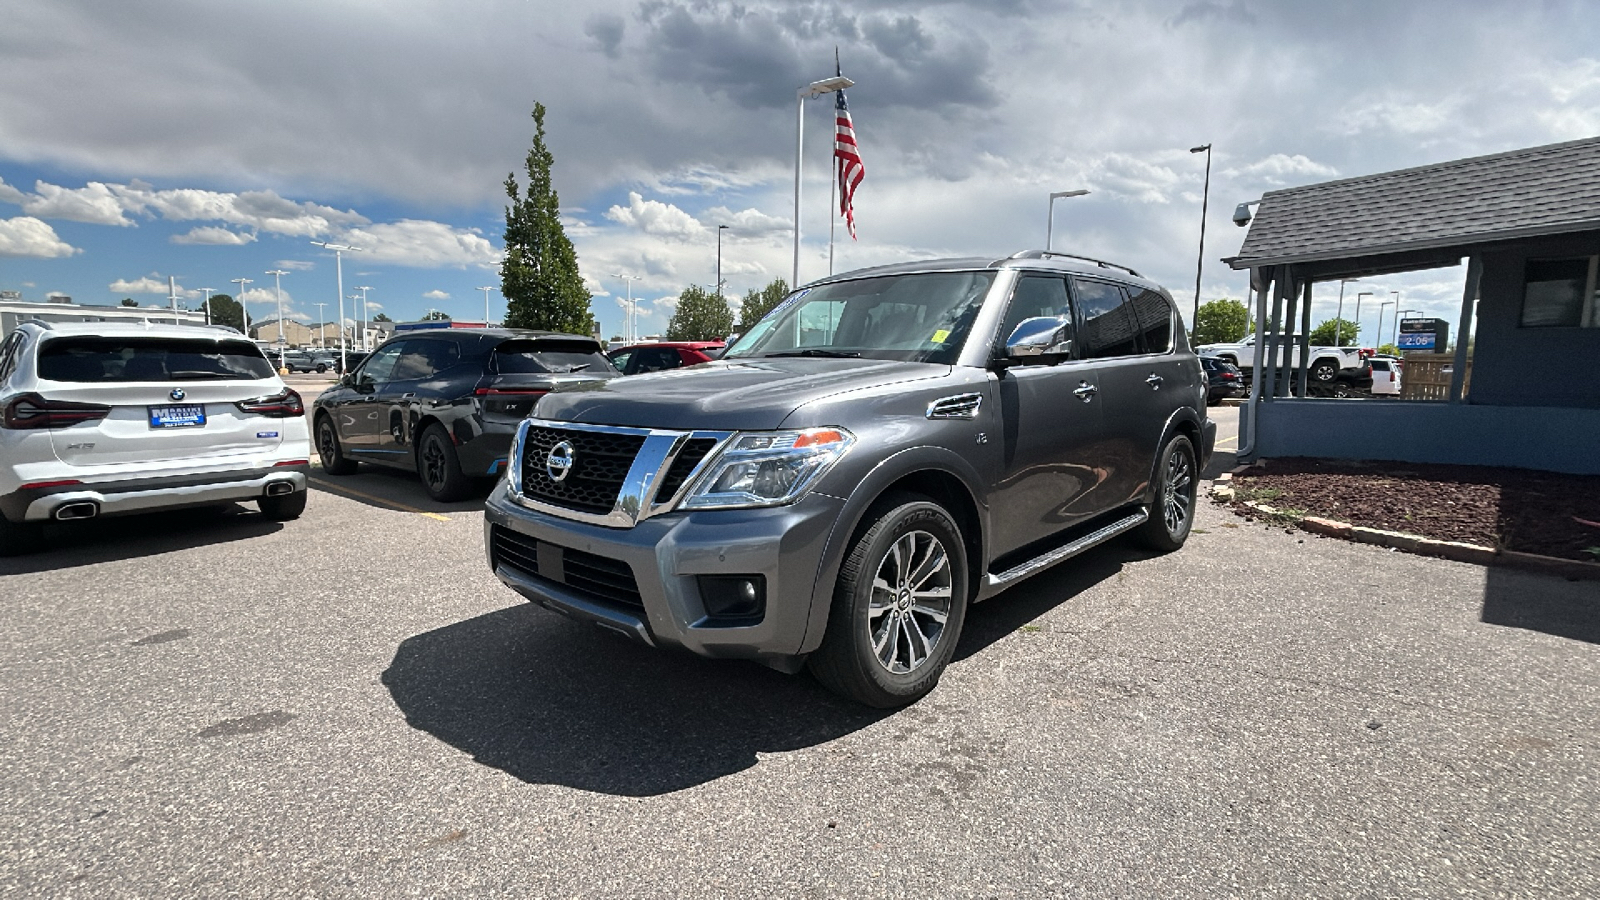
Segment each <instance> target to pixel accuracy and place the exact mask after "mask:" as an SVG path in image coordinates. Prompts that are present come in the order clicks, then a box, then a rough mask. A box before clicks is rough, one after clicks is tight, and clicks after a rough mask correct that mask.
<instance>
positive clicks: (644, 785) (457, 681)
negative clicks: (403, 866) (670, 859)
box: [383, 604, 889, 797]
mask: <svg viewBox="0 0 1600 900" xmlns="http://www.w3.org/2000/svg"><path fill="white" fill-rule="evenodd" d="M383 683H384V684H385V685H386V686H387V687H388V688H389V693H390V694H391V695H393V697H394V701H395V703H396V704H397V705H398V706H399V707H400V709H401V710H402V711H403V712H404V713H405V714H406V721H408V722H409V723H410V724H411V725H412V727H414V728H418V729H421V730H423V731H426V732H428V733H429V734H432V735H434V736H435V737H437V738H439V739H440V740H443V741H445V742H446V743H449V744H451V745H452V746H454V747H457V748H459V749H461V750H463V751H465V752H467V753H470V754H472V756H473V758H475V759H476V760H477V761H478V762H480V763H482V764H484V765H486V766H492V767H494V768H496V769H500V770H502V771H504V772H506V773H508V774H510V775H513V776H515V777H516V778H519V779H521V780H523V781H526V782H530V783H534V784H559V785H565V786H567V787H572V788H577V789H579V790H585V791H593V792H596V793H603V794H617V795H623V796H632V797H638V796H652V795H656V794H665V793H671V792H673V791H679V790H683V789H684V788H689V787H693V786H695V785H698V784H704V783H705V782H708V781H712V780H714V779H717V778H720V777H722V776H724V775H729V774H732V773H734V772H739V771H742V770H744V769H748V768H750V767H751V766H754V765H755V764H756V761H757V757H756V755H757V754H758V753H777V752H783V751H786V750H795V749H799V748H801V747H809V746H813V745H816V744H820V743H824V742H826V741H830V740H833V739H834V738H838V737H841V736H843V735H846V734H849V733H851V732H853V731H856V730H857V729H859V728H862V727H864V726H866V725H869V724H871V723H873V722H875V721H877V720H879V719H881V718H883V717H884V716H886V715H888V714H889V711H886V710H874V709H867V708H865V707H860V706H857V705H855V704H853V703H850V702H848V701H845V700H841V699H838V698H836V697H834V696H833V695H831V694H828V693H826V692H825V691H823V689H822V688H821V687H820V686H818V685H817V684H816V682H814V681H812V680H811V679H810V678H809V677H805V676H798V677H796V676H789V675H781V674H779V673H777V672H773V671H771V670H768V669H765V668H762V667H760V666H758V665H755V664H753V663H744V662H728V661H715V660H704V659H700V658H698V657H693V656H688V655H686V654H681V653H673V652H665V651H661V650H653V649H651V648H648V647H643V646H639V645H636V644H632V643H629V642H627V641H626V640H624V639H622V638H619V637H615V636H612V635H608V634H606V633H604V632H601V631H600V630H599V629H597V628H594V627H591V626H588V625H583V624H580V623H577V622H572V621H569V620H567V619H563V618H561V617H560V616H558V615H556V614H554V613H551V612H548V611H546V610H543V609H540V608H538V607H535V606H533V605H532V604H525V605H519V606H514V607H511V608H509V609H503V610H500V611H498V612H493V613H489V614H487V615H483V616H479V617H477V618H475V619H469V620H467V621H465V622H460V623H457V624H455V625H450V626H447V627H445V628H440V629H438V630H436V631H430V632H427V633H426V634H420V635H417V636H415V637H411V638H408V639H406V640H405V641H404V642H402V643H401V644H400V647H399V650H398V651H397V652H396V653H395V656H394V661H393V662H392V663H391V664H390V665H389V668H388V669H387V670H386V671H385V672H384V673H383Z"/></svg>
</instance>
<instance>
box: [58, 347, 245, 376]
mask: <svg viewBox="0 0 1600 900" xmlns="http://www.w3.org/2000/svg"><path fill="white" fill-rule="evenodd" d="M272 374H273V369H272V364H271V363H269V362H267V360H266V357H264V356H262V355H261V351H260V350H259V349H257V348H256V346H255V345H254V344H252V343H250V342H249V341H230V340H220V341H219V340H204V339H199V340H197V339H193V338H161V337H128V338H112V337H63V338H56V339H55V340H51V341H47V342H45V344H44V345H43V346H42V347H41V348H40V349H39V377H40V378H46V379H49V380H51V381H79V382H105V381H240V380H254V379H258V378H271V377H272Z"/></svg>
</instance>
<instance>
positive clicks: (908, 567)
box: [809, 495, 967, 708]
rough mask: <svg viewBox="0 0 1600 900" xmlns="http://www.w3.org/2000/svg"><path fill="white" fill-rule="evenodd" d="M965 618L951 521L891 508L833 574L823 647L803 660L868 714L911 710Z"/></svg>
mask: <svg viewBox="0 0 1600 900" xmlns="http://www.w3.org/2000/svg"><path fill="white" fill-rule="evenodd" d="M966 612H967V557H966V547H965V544H964V543H963V542H962V539H961V530H960V528H959V527H958V526H957V525H956V523H955V520H954V519H952V518H951V517H950V514H949V513H947V512H945V510H944V509H943V508H942V507H940V506H939V505H938V504H936V503H933V502H932V501H930V500H927V499H925V498H922V497H917V496H912V495H906V496H903V497H900V498H896V500H895V501H894V502H893V503H892V505H890V506H889V507H888V508H887V509H886V510H884V511H883V513H882V514H881V515H880V516H879V517H878V518H877V520H876V521H874V522H873V524H872V527H870V528H868V529H867V531H866V532H865V533H864V534H862V535H861V537H860V538H858V539H857V541H856V544H855V546H854V547H853V548H852V549H851V551H850V555H849V556H848V557H846V559H845V561H844V565H843V567H842V568H841V569H840V570H839V580H838V583H837V584H836V585H835V587H834V592H833V609H832V611H831V612H830V614H829V616H828V630H827V634H826V635H825V636H824V638H823V641H822V646H821V647H820V648H818V650H817V652H816V653H814V654H812V656H811V659H810V661H809V665H810V668H811V673H812V674H813V675H814V676H816V678H817V680H818V681H820V682H822V684H823V685H824V686H826V687H827V688H828V689H830V690H832V691H834V692H835V693H838V694H842V695H844V696H846V697H849V698H851V699H854V700H857V701H859V702H861V703H865V704H867V705H868V706H876V707H882V708H890V707H897V706H904V705H906V704H908V703H912V702H914V701H915V700H917V699H918V698H920V697H922V696H923V695H924V694H926V693H928V692H929V691H931V690H933V687H934V685H936V684H938V682H939V676H940V674H941V673H943V672H944V668H945V666H946V664H948V663H949V662H950V658H951V657H952V656H953V655H954V654H955V647H956V641H957V640H959V639H960V637H961V625H962V622H963V621H964V620H965V619H966Z"/></svg>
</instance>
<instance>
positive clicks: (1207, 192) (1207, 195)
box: [1189, 144, 1211, 328]
mask: <svg viewBox="0 0 1600 900" xmlns="http://www.w3.org/2000/svg"><path fill="white" fill-rule="evenodd" d="M1189 152H1190V153H1200V152H1204V153H1205V155H1206V186H1205V188H1204V190H1202V191H1201V193H1200V256H1199V258H1198V259H1196V260H1195V263H1194V316H1195V319H1198V318H1199V317H1200V271H1201V270H1202V269H1204V268H1205V264H1206V207H1207V206H1208V205H1209V204H1210V202H1211V145H1210V144H1204V145H1202V146H1199V147H1190V148H1189ZM1189 327H1191V328H1193V327H1194V319H1190V320H1189Z"/></svg>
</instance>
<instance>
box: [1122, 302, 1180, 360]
mask: <svg viewBox="0 0 1600 900" xmlns="http://www.w3.org/2000/svg"><path fill="white" fill-rule="evenodd" d="M1128 292H1129V293H1130V294H1132V295H1133V314H1134V316H1135V317H1136V318H1137V319H1138V320H1139V331H1140V333H1141V334H1143V335H1144V352H1146V353H1166V352H1167V351H1169V350H1171V349H1172V304H1171V303H1168V302H1167V298H1166V297H1163V296H1162V295H1161V294H1159V293H1157V292H1155V291H1152V290H1149V289H1146V288H1129V289H1128Z"/></svg>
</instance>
